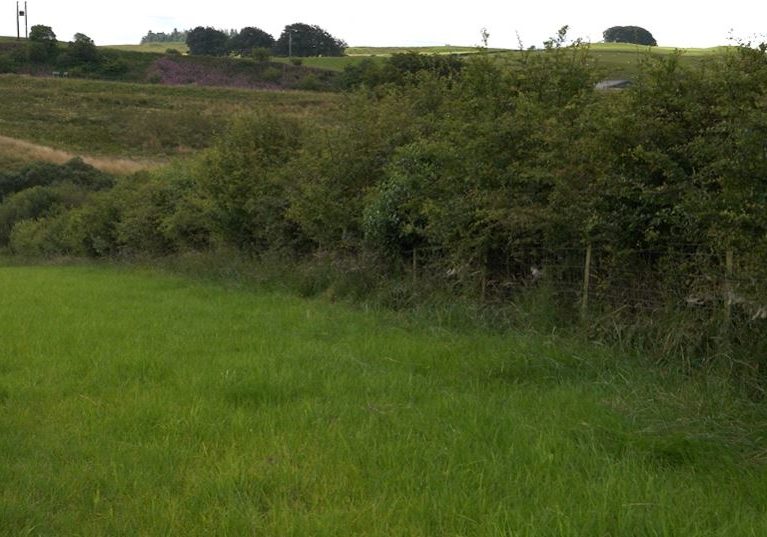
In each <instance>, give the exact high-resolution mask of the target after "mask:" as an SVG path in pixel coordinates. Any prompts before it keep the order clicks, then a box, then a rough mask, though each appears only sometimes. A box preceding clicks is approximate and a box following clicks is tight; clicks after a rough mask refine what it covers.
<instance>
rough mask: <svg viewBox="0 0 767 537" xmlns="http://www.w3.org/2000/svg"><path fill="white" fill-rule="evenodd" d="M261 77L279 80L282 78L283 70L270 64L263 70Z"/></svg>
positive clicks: (274, 80) (270, 80) (273, 80)
mask: <svg viewBox="0 0 767 537" xmlns="http://www.w3.org/2000/svg"><path fill="white" fill-rule="evenodd" d="M261 79H262V80H264V81H266V82H279V81H280V80H281V79H282V70H281V69H277V68H276V67H272V66H269V67H267V68H266V69H264V70H263V71H262V72H261Z"/></svg>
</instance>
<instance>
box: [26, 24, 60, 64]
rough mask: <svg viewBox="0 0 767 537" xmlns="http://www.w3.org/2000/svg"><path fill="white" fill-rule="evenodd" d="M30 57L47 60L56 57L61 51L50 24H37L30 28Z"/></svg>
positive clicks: (41, 60) (35, 59)
mask: <svg viewBox="0 0 767 537" xmlns="http://www.w3.org/2000/svg"><path fill="white" fill-rule="evenodd" d="M28 47H29V48H28V50H29V59H30V60H31V61H33V62H38V63H42V62H46V61H50V60H53V59H55V58H56V56H57V55H58V52H59V47H58V42H57V41H56V34H55V33H54V32H53V29H52V28H51V27H50V26H44V25H42V24H35V25H33V26H32V28H30V30H29V46H28Z"/></svg>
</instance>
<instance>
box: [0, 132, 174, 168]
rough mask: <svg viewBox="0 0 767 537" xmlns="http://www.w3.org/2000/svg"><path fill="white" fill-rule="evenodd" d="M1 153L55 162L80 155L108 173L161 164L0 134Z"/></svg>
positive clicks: (19, 158)
mask: <svg viewBox="0 0 767 537" xmlns="http://www.w3.org/2000/svg"><path fill="white" fill-rule="evenodd" d="M0 153H12V154H14V156H15V157H16V158H17V159H18V160H29V161H35V160H41V161H44V162H51V163H53V164H63V163H65V162H67V161H69V160H72V159H73V158H75V157H78V156H79V157H80V158H82V159H83V161H85V162H86V163H88V164H90V165H91V166H93V167H95V168H98V169H99V170H102V171H104V172H107V173H113V174H130V173H134V172H139V171H142V170H148V169H151V168H155V167H157V166H159V165H160V164H161V162H159V161H154V160H148V159H126V158H111V157H92V156H87V155H76V154H74V153H70V152H69V151H64V150H61V149H55V148H53V147H49V146H45V145H39V144H35V143H32V142H27V141H24V140H19V139H17V138H11V137H8V136H0Z"/></svg>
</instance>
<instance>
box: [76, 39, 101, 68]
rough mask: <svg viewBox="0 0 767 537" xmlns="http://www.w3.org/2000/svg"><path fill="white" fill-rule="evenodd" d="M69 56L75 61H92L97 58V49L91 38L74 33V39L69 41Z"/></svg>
mask: <svg viewBox="0 0 767 537" xmlns="http://www.w3.org/2000/svg"><path fill="white" fill-rule="evenodd" d="M69 57H70V58H71V59H72V61H73V62H75V63H94V62H97V61H98V60H99V51H98V50H97V49H96V44H95V43H94V42H93V39H91V38H90V37H88V36H87V35H85V34H81V33H76V34H75V39H74V41H72V42H71V43H69Z"/></svg>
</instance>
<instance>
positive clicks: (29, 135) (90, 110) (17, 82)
mask: <svg viewBox="0 0 767 537" xmlns="http://www.w3.org/2000/svg"><path fill="white" fill-rule="evenodd" d="M0 91H1V92H2V93H3V96H4V98H3V99H2V100H0V136H6V137H12V138H17V139H21V140H24V141H27V142H34V143H36V144H42V145H44V146H50V147H52V148H54V149H59V150H66V151H69V152H73V153H77V154H87V155H95V156H102V157H120V158H143V159H154V160H157V159H160V160H162V159H165V158H168V157H173V156H178V155H182V156H183V155H184V154H186V153H188V152H190V151H193V150H196V149H200V148H202V147H206V146H207V145H209V143H210V141H211V139H212V137H213V135H214V134H215V133H216V132H217V131H219V130H220V129H222V128H223V127H224V126H225V125H226V124H227V123H228V122H229V121H230V120H231V118H232V116H236V115H237V114H242V113H248V112H249V111H254V110H264V109H271V110H274V111H275V112H278V113H284V114H287V115H293V116H306V115H318V114H322V112H323V111H325V110H327V108H328V107H329V106H333V105H334V103H335V101H336V99H337V96H335V95H333V94H329V93H318V92H299V91H291V92H264V91H252V90H240V89H229V88H206V87H199V86H160V85H151V84H127V83H119V82H104V81H96V80H75V79H54V78H33V77H27V76H19V75H0ZM18 157H19V154H18V153H17V152H15V151H13V150H9V151H3V149H2V146H1V145H0V163H5V164H7V165H9V166H10V165H13V164H14V162H15V161H16V160H18ZM30 158H31V159H34V155H31V156H30ZM43 158H44V156H43Z"/></svg>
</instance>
